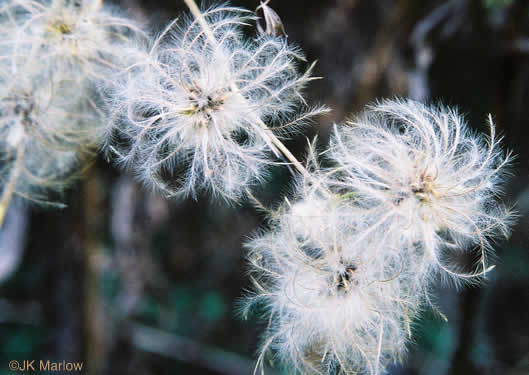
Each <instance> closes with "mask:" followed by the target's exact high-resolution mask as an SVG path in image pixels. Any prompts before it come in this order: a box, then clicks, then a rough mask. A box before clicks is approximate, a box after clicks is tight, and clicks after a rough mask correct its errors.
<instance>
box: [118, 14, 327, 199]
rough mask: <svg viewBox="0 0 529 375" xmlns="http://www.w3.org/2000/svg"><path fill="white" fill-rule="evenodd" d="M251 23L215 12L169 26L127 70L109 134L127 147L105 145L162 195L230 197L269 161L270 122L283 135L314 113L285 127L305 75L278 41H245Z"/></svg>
mask: <svg viewBox="0 0 529 375" xmlns="http://www.w3.org/2000/svg"><path fill="white" fill-rule="evenodd" d="M253 19H254V17H253V16H252V15H251V13H250V12H248V11H245V10H242V9H238V8H231V7H219V8H211V9H209V10H208V11H206V12H203V14H202V20H201V21H202V22H199V21H197V20H187V22H186V24H185V25H184V26H183V27H178V26H176V25H175V24H176V21H175V22H173V23H172V24H170V25H169V27H167V29H166V30H165V31H164V32H163V33H162V34H161V35H160V36H159V37H158V39H157V40H156V41H155V42H154V45H153V46H152V48H151V50H150V52H149V53H146V54H145V55H144V57H143V59H141V61H139V62H138V63H137V64H136V65H134V66H133V67H131V69H130V74H129V75H127V77H125V79H124V81H123V82H122V86H121V89H119V91H120V98H119V99H118V101H117V102H116V116H115V121H114V128H113V131H114V133H116V135H117V137H124V138H126V139H127V140H128V141H129V143H130V145H129V146H130V147H129V146H126V147H120V146H119V145H116V144H113V145H112V149H113V150H114V151H115V152H116V154H117V155H118V156H120V159H121V161H122V162H123V163H125V164H129V165H133V166H136V169H137V170H139V171H140V172H139V173H140V174H141V176H142V178H143V179H144V181H145V182H146V183H148V184H150V185H152V186H153V187H156V188H159V189H161V190H162V191H165V192H166V193H167V194H169V195H175V194H184V195H192V196H194V195H195V194H196V192H197V191H201V190H209V191H210V192H213V193H214V194H217V195H219V196H221V197H223V198H226V199H228V200H236V199H237V198H239V197H240V195H241V194H242V192H243V191H244V189H245V187H246V186H247V185H248V184H250V183H252V182H254V181H256V180H258V179H260V178H261V177H262V175H263V167H264V166H265V165H266V164H267V163H269V161H268V156H267V154H266V151H267V150H269V149H270V148H272V145H271V142H270V140H269V138H270V137H269V135H268V132H269V131H271V130H270V129H268V126H270V125H271V124H272V123H279V125H280V126H279V127H280V128H281V129H282V130H284V131H288V130H289V129H290V130H291V129H292V128H293V127H294V125H295V124H297V123H301V122H302V121H303V120H304V119H306V118H308V117H310V116H311V115H314V114H316V113H319V112H320V111H321V109H316V110H313V111H309V113H305V114H302V115H301V117H300V118H297V119H294V120H291V121H289V122H288V123H285V121H286V120H285V119H286V118H289V116H290V115H292V114H295V113H297V112H298V108H299V105H300V104H303V98H302V96H301V93H300V90H301V88H302V87H303V86H304V85H305V84H306V83H307V82H308V81H310V79H311V78H310V70H309V72H307V73H305V74H301V75H300V74H299V73H298V72H297V63H296V61H297V60H299V59H300V58H302V56H301V55H300V53H299V52H298V51H297V50H296V49H294V48H292V47H290V46H289V45H288V44H287V43H286V41H285V40H283V39H279V38H273V37H258V38H256V39H254V40H252V41H247V40H246V39H245V37H244V36H243V33H242V26H244V25H246V24H247V23H248V22H250V21H251V20H253ZM175 170H176V171H175ZM175 180H176V181H175Z"/></svg>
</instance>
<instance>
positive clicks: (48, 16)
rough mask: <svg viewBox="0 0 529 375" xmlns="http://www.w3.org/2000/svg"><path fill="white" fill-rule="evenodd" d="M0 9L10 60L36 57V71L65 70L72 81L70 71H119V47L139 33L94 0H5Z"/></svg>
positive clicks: (102, 74) (87, 74)
mask: <svg viewBox="0 0 529 375" xmlns="http://www.w3.org/2000/svg"><path fill="white" fill-rule="evenodd" d="M4 12H5V14H6V15H7V17H5V18H4V19H3V22H1V23H0V32H1V33H2V34H3V35H7V38H6V40H5V41H4V42H2V44H3V45H4V47H5V48H7V50H8V51H11V53H10V54H12V55H13V56H15V62H16V63H17V59H18V58H23V59H30V60H38V61H39V64H40V65H39V66H38V69H39V71H44V70H46V69H48V70H49V71H50V72H51V74H55V72H57V71H58V72H66V71H70V72H71V73H72V77H71V78H72V79H73V78H74V74H77V75H80V77H79V78H89V79H102V78H103V79H105V78H106V76H107V73H108V72H112V71H116V70H120V69H121V68H122V67H123V62H122V58H121V55H122V53H120V52H121V50H122V49H123V48H126V47H127V45H128V43H130V41H131V39H132V38H134V37H137V36H140V35H142V32H141V31H139V29H138V28H137V27H136V25H135V24H134V23H132V22H131V21H129V20H127V19H125V18H119V17H116V16H114V15H113V14H112V13H111V12H110V11H109V10H108V9H107V7H106V6H103V3H102V1H100V0H49V1H35V0H11V1H10V6H9V7H7V9H5V10H4ZM43 67H45V68H44V69H43ZM76 78H77V77H76Z"/></svg>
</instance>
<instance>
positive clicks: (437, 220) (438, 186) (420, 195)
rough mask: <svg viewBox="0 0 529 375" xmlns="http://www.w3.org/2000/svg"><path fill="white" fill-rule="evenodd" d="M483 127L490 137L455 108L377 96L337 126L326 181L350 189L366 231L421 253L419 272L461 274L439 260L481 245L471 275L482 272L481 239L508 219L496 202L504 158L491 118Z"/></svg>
mask: <svg viewBox="0 0 529 375" xmlns="http://www.w3.org/2000/svg"><path fill="white" fill-rule="evenodd" d="M490 131H491V135H490V137H489V138H485V137H483V136H480V135H476V134H474V133H473V132H471V131H470V130H469V129H468V127H467V125H466V124H465V122H464V120H463V119H462V117H461V116H460V115H459V114H458V113H457V112H456V111H454V110H450V109H446V108H443V107H434V106H432V107H428V106H425V105H423V104H420V103H417V102H413V101H384V102H381V103H379V104H376V105H374V106H371V107H370V108H369V109H368V110H366V111H365V112H364V113H363V114H362V115H360V116H359V117H357V118H355V119H354V120H352V121H351V122H350V123H349V124H348V125H346V126H343V127H341V128H336V130H335V134H334V137H333V140H332V145H331V150H330V158H331V159H333V160H334V161H335V162H336V163H337V167H336V168H335V171H334V173H331V174H332V176H333V177H332V178H331V179H330V180H331V181H330V182H329V184H330V185H332V186H333V187H334V189H337V190H342V191H351V192H353V193H354V198H353V199H354V204H355V205H357V206H358V207H362V208H363V209H365V214H364V215H363V218H364V219H365V223H364V225H365V227H366V230H369V231H370V232H375V233H376V232H378V233H382V234H384V236H385V237H386V238H388V239H389V240H390V241H391V242H393V243H395V244H396V243H399V244H400V245H399V246H401V247H402V248H403V249H409V250H410V251H411V252H410V256H419V257H421V259H418V260H417V262H416V263H417V265H418V267H419V268H420V271H421V272H419V274H420V275H421V276H425V275H428V273H429V271H430V270H432V269H443V270H444V271H446V272H447V273H448V274H450V275H452V276H455V277H456V278H457V277H458V276H462V277H463V278H468V276H471V275H462V274H458V273H457V272H455V271H454V272H452V271H451V270H450V267H446V266H444V265H443V264H442V261H441V258H442V257H443V251H445V250H447V249H449V250H454V249H455V248H457V247H458V246H462V247H463V248H462V249H461V250H464V249H465V248H467V247H469V245H470V246H474V245H478V246H479V247H480V251H481V255H480V269H478V272H476V275H477V274H483V272H485V271H486V270H487V267H486V264H485V250H486V248H488V239H487V238H488V236H491V235H494V234H495V233H497V232H501V233H504V234H505V233H506V232H507V230H508V225H509V222H510V219H509V215H510V212H509V210H507V209H505V207H504V206H503V205H502V204H501V203H499V202H498V201H497V199H496V197H497V195H498V193H499V192H500V191H501V184H502V182H503V178H504V176H505V166H506V165H507V164H508V163H509V161H510V155H509V154H507V155H506V156H504V154H503V153H502V151H501V149H500V146H499V145H498V142H499V141H498V140H497V139H496V136H495V128H494V125H493V123H492V121H490ZM417 249H419V250H420V251H417Z"/></svg>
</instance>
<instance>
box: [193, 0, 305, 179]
mask: <svg viewBox="0 0 529 375" xmlns="http://www.w3.org/2000/svg"><path fill="white" fill-rule="evenodd" d="M184 3H185V4H186V5H187V7H188V8H189V10H190V11H191V13H192V14H193V16H194V17H195V19H196V20H197V22H198V23H199V24H200V26H201V27H202V29H203V30H204V33H205V34H206V36H207V37H208V39H209V40H210V42H211V43H212V44H213V45H217V44H218V43H217V40H216V39H215V35H213V32H212V31H211V29H210V27H209V25H208V23H207V22H206V20H204V17H203V16H202V12H200V9H199V8H198V6H197V4H196V3H195V1H194V0H184ZM235 89H236V90H235V91H237V90H238V88H237V87H235ZM259 126H260V127H261V128H262V129H263V130H264V131H265V133H266V134H267V136H268V138H269V140H270V142H272V144H273V145H274V147H275V148H276V149H277V150H278V151H279V152H281V153H282V154H283V155H284V156H285V158H287V160H289V161H290V162H291V163H292V165H294V167H296V169H297V170H298V171H300V172H301V174H303V175H304V176H308V175H309V172H308V171H307V169H306V168H305V167H304V166H303V164H301V162H300V161H299V160H298V159H296V157H295V156H294V155H293V154H292V153H291V152H290V150H289V149H288V148H287V147H286V146H285V145H284V144H283V142H281V140H280V139H279V138H277V136H276V135H275V134H274V133H273V132H271V131H270V128H268V127H267V126H266V124H265V123H263V122H262V121H259Z"/></svg>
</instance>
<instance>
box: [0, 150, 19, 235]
mask: <svg viewBox="0 0 529 375" xmlns="http://www.w3.org/2000/svg"><path fill="white" fill-rule="evenodd" d="M15 158H16V159H15V165H14V166H13V169H12V170H11V173H10V174H9V178H8V180H7V184H6V186H5V188H4V191H3V192H2V196H1V198H0V228H1V227H2V224H3V223H4V219H5V216H6V213H7V207H8V206H9V202H11V198H13V194H14V193H15V188H16V185H17V179H18V176H19V174H20V168H21V165H22V163H23V160H24V144H23V142H20V143H19V144H18V145H17V151H16V157H15Z"/></svg>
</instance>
